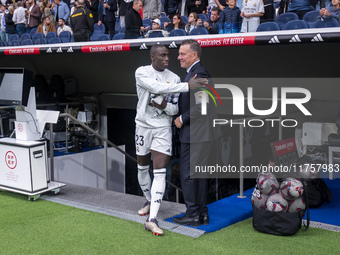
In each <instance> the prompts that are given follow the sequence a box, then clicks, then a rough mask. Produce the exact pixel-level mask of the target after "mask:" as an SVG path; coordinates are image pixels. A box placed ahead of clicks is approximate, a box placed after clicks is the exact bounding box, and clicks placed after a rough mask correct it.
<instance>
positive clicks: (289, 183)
mask: <svg viewBox="0 0 340 255" xmlns="http://www.w3.org/2000/svg"><path fill="white" fill-rule="evenodd" d="M280 191H281V194H282V195H283V197H284V198H285V199H288V200H293V199H295V198H298V197H301V196H302V194H303V185H302V182H301V181H300V180H298V179H295V178H291V177H289V178H286V179H285V180H284V181H283V182H282V183H281V185H280Z"/></svg>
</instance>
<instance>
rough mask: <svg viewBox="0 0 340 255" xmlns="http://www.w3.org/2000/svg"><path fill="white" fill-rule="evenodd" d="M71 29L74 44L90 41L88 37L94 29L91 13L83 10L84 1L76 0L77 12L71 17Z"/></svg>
mask: <svg viewBox="0 0 340 255" xmlns="http://www.w3.org/2000/svg"><path fill="white" fill-rule="evenodd" d="M71 28H72V30H73V38H74V41H75V42H86V41H89V40H90V35H91V33H93V29H94V22H93V15H92V13H91V12H90V11H89V10H88V9H86V8H85V0H78V7H77V10H75V11H74V13H73V14H72V16H71Z"/></svg>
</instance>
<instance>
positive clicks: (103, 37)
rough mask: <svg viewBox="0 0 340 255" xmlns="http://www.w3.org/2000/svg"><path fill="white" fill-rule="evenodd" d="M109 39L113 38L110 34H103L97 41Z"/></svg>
mask: <svg viewBox="0 0 340 255" xmlns="http://www.w3.org/2000/svg"><path fill="white" fill-rule="evenodd" d="M109 40H111V38H110V36H109V35H108V34H103V35H100V36H98V40H97V41H109Z"/></svg>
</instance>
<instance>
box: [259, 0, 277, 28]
mask: <svg viewBox="0 0 340 255" xmlns="http://www.w3.org/2000/svg"><path fill="white" fill-rule="evenodd" d="M263 6H264V13H263V16H261V17H260V21H261V23H263V22H272V21H274V13H275V9H274V0H263Z"/></svg>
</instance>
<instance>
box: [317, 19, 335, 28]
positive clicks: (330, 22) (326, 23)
mask: <svg viewBox="0 0 340 255" xmlns="http://www.w3.org/2000/svg"><path fill="white" fill-rule="evenodd" d="M338 26H339V21H337V19H335V18H333V17H329V18H324V19H319V20H317V21H316V22H315V26H314V27H315V28H322V27H338Z"/></svg>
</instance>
